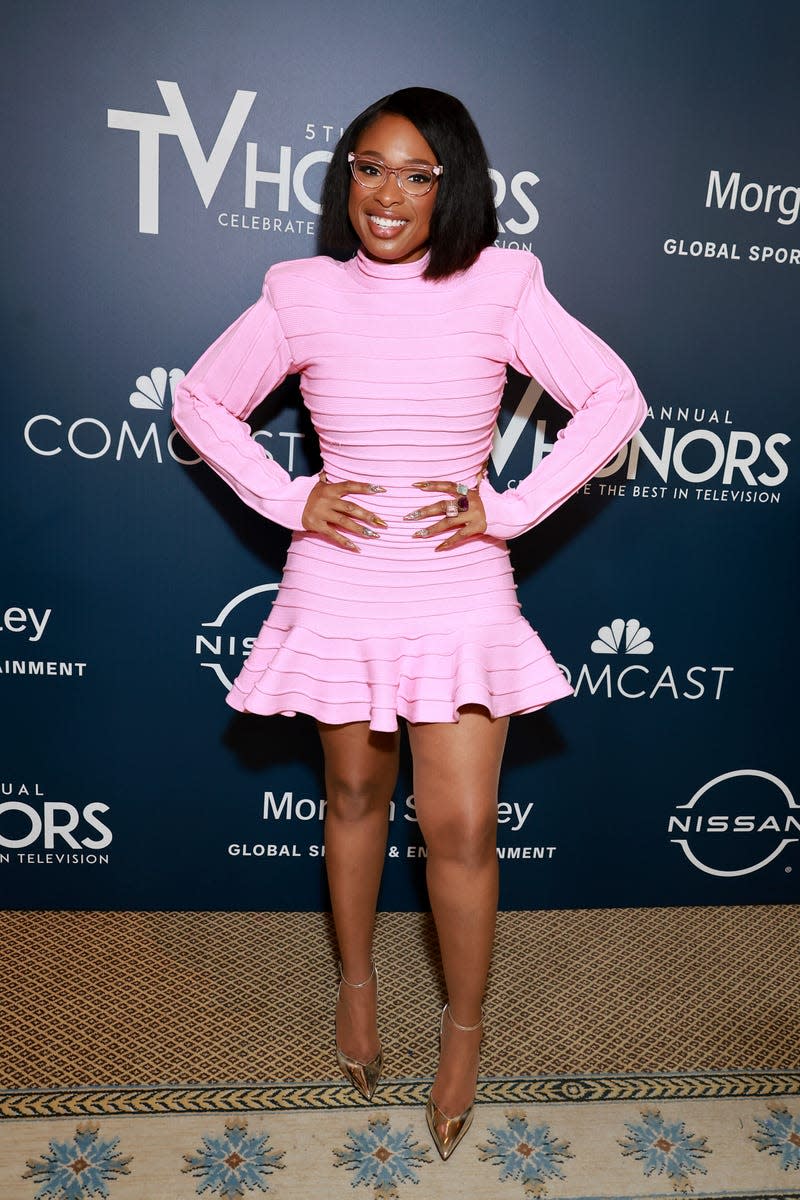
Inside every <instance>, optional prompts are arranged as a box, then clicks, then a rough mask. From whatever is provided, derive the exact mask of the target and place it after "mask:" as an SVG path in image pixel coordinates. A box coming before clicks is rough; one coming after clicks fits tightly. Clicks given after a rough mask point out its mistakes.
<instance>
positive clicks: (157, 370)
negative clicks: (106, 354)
mask: <svg viewBox="0 0 800 1200" xmlns="http://www.w3.org/2000/svg"><path fill="white" fill-rule="evenodd" d="M185 375H186V372H185V371H182V370H181V369H180V367H173V368H172V370H171V371H167V370H166V369H165V368H164V367H153V368H152V369H151V371H150V374H149V375H140V376H139V378H138V379H137V380H136V391H135V392H131V394H130V402H131V406H132V407H133V408H150V409H155V410H156V411H157V412H162V411H163V408H164V401H165V399H166V396H167V383H168V382H169V392H170V400H171V401H174V400H175V389H176V388H177V386H178V384H179V383H180V381H181V380H182V379H183V378H184V377H185Z"/></svg>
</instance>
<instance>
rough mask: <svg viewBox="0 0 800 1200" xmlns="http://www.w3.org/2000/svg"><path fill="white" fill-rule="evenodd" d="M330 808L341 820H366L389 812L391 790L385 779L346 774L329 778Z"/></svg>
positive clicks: (328, 795)
mask: <svg viewBox="0 0 800 1200" xmlns="http://www.w3.org/2000/svg"><path fill="white" fill-rule="evenodd" d="M326 790H327V809H328V812H329V813H330V814H331V815H332V816H333V817H335V818H336V819H337V820H339V821H363V820H364V819H365V818H367V817H372V816H376V815H381V816H383V815H384V814H385V813H387V812H388V811H389V803H390V801H391V798H392V795H391V794H392V788H391V787H389V786H388V785H387V782H386V780H385V779H383V778H375V777H373V776H362V775H357V774H344V773H342V772H336V773H334V774H331V773H328V774H327V775H326Z"/></svg>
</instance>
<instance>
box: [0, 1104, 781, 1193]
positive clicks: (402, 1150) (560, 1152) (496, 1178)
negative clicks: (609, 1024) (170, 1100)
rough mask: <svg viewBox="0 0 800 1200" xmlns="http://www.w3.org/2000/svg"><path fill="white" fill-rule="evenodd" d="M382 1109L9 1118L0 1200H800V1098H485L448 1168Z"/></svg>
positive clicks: (405, 1121)
mask: <svg viewBox="0 0 800 1200" xmlns="http://www.w3.org/2000/svg"><path fill="white" fill-rule="evenodd" d="M386 1086H387V1087H389V1086H390V1085H388V1084H387V1085H386ZM380 1099H381V1089H380V1088H379V1090H378V1092H377V1094H376V1097H375V1102H374V1103H373V1104H372V1105H371V1106H369V1105H366V1104H365V1105H363V1106H362V1107H361V1108H360V1109H358V1110H355V1109H353V1108H352V1107H350V1106H343V1107H341V1108H338V1109H331V1108H327V1109H319V1108H318V1109H316V1110H309V1109H306V1108H296V1109H288V1108H287V1109H284V1110H283V1111H275V1110H272V1111H261V1112H254V1111H251V1112H249V1113H248V1114H247V1116H243V1115H238V1116H231V1115H230V1114H225V1113H224V1112H223V1113H218V1114H216V1115H215V1114H213V1113H210V1112H203V1113H187V1112H183V1111H177V1112H169V1111H168V1110H164V1111H162V1112H161V1113H159V1114H157V1115H147V1116H143V1115H141V1114H139V1115H136V1114H130V1113H128V1114H123V1115H118V1116H111V1115H104V1116H103V1117H102V1119H101V1120H100V1121H98V1122H97V1123H92V1124H88V1123H76V1121H75V1119H74V1118H68V1117H63V1116H60V1117H44V1118H41V1119H39V1120H35V1121H33V1120H30V1119H24V1118H23V1119H21V1120H5V1121H0V1200H196V1198H197V1197H204V1196H208V1197H220V1198H221V1200H255V1198H256V1197H257V1196H262V1197H264V1196H267V1197H269V1196H274V1197H275V1198H276V1200H346V1198H351V1197H352V1200H356V1197H357V1196H358V1195H362V1196H364V1200H409V1197H414V1198H415V1200H418V1198H422V1197H424V1200H453V1197H458V1200H529V1198H530V1197H538V1198H545V1197H546V1198H548V1200H668V1198H671V1197H675V1196H692V1197H694V1198H695V1200H800V1088H795V1089H794V1090H792V1091H790V1092H788V1093H787V1094H786V1095H784V1096H783V1097H781V1098H778V1097H775V1096H772V1097H765V1096H760V1095H753V1096H742V1095H734V1096H730V1097H727V1098H724V1097H720V1096H716V1097H705V1098H697V1097H695V1098H690V1099H686V1098H676V1099H674V1100H668V1099H664V1100H660V1101H659V1103H658V1106H656V1105H653V1104H652V1103H651V1104H649V1105H648V1104H647V1103H643V1102H641V1101H638V1100H632V1099H628V1100H622V1101H620V1100H602V1101H598V1102H591V1101H586V1100H580V1101H561V1102H559V1103H554V1102H552V1101H547V1102H539V1103H529V1104H523V1105H515V1106H509V1105H505V1104H502V1103H501V1104H492V1103H485V1102H483V1103H479V1104H478V1105H477V1106H476V1110H475V1120H474V1122H473V1125H472V1128H471V1129H470V1131H469V1134H468V1135H467V1137H465V1139H464V1140H463V1142H462V1143H461V1145H460V1146H459V1147H458V1149H457V1150H456V1152H455V1154H454V1155H453V1157H452V1158H451V1159H450V1160H449V1161H448V1162H446V1163H443V1162H442V1161H441V1160H440V1159H439V1157H438V1155H437V1154H436V1153H435V1151H434V1150H433V1147H432V1146H431V1144H430V1139H429V1135H428V1131H427V1127H426V1124H425V1116H424V1107H423V1105H422V1104H421V1103H418V1102H417V1103H414V1104H408V1105H398V1104H389V1105H388V1106H386V1107H384V1108H383V1109H381V1107H380Z"/></svg>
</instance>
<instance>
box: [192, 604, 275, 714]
mask: <svg viewBox="0 0 800 1200" xmlns="http://www.w3.org/2000/svg"><path fill="white" fill-rule="evenodd" d="M277 591H278V584H277V583H261V584H258V585H257V586H256V587H252V588H248V589H247V591H244V592H239V594H238V596H234V597H233V599H232V600H229V601H228V603H227V604H225V605H224V607H223V608H221V609H220V611H219V613H218V614H217V616H216V617H214V619H213V621H203V623H202V627H203V629H207V630H209V633H207V634H206V633H198V634H197V636H196V637H195V640H194V652H195V654H196V655H197V656H198V657H200V656H202V661H201V663H200V666H201V667H206V668H207V669H208V670H209V671H213V672H214V674H215V675H216V677H217V679H218V680H219V681H220V683H221V684H222V686H223V687H224V688H225V690H226V691H230V689H231V688H232V687H233V680H234V678H235V677H236V676H237V675H238V674H239V671H240V670H241V668H242V663H243V662H244V660H245V659H246V658H247V656H248V654H249V653H250V651H251V650H252V648H253V643H254V642H255V640H256V635H255V634H253V633H252V630H254V629H255V630H258V629H260V627H261V625H262V624H263V622H264V619H265V611H264V610H265V607H266V606H265V598H268V600H269V604H270V605H271V603H272V601H273V600H274V599H275V594H276V593H277Z"/></svg>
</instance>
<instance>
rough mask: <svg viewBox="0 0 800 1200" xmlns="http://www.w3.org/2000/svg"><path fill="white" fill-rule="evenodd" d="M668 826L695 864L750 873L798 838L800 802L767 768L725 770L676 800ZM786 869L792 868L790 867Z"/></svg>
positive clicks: (726, 874) (726, 873)
mask: <svg viewBox="0 0 800 1200" xmlns="http://www.w3.org/2000/svg"><path fill="white" fill-rule="evenodd" d="M667 832H668V833H670V834H681V835H682V836H680V837H670V841H671V842H673V843H674V844H675V845H676V846H680V848H681V850H682V851H683V853H684V854H685V855H686V857H687V858H688V860H689V862H690V863H691V864H692V866H694V867H696V868H697V869H698V871H703V872H704V873H705V874H706V875H717V876H721V877H723V878H734V877H736V876H739V875H752V874H753V872H755V871H760V870H761V868H762V867H766V866H768V865H769V864H770V863H772V862H775V860H776V859H777V858H778V856H779V855H780V854H782V853H783V851H784V850H785V849H786V848H787V846H790V845H792V844H793V843H795V842H798V841H800V804H798V803H797V801H796V800H795V799H794V797H793V795H792V793H791V792H790V791H789V788H788V787H787V786H786V784H785V783H784V782H783V780H782V779H778V777H777V776H776V775H770V774H769V772H767V771H758V770H754V769H746V770H739V771H727V772H726V773H725V774H724V775H717V776H716V777H715V778H714V779H710V780H709V781H708V783H704V784H703V786H702V787H701V788H699V789H698V790H697V791H696V792H695V794H694V795H693V796H692V798H691V800H688V801H687V802H686V804H677V805H676V806H675V812H674V813H673V814H672V815H671V816H670V818H669V820H668V822H667ZM786 870H787V871H788V870H791V868H790V867H787V868H786Z"/></svg>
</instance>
